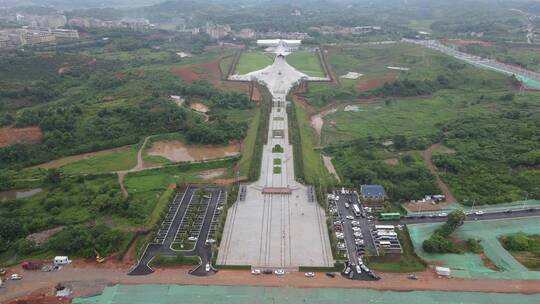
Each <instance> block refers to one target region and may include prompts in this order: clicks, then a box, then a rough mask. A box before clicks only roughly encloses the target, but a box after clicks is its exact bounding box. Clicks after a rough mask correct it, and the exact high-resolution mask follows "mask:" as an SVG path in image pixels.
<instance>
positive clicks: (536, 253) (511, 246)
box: [499, 233, 540, 271]
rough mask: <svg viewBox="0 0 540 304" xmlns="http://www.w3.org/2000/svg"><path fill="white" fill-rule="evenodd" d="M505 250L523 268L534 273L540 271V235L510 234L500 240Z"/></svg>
mask: <svg viewBox="0 0 540 304" xmlns="http://www.w3.org/2000/svg"><path fill="white" fill-rule="evenodd" d="M499 240H500V242H501V244H502V245H503V247H504V249H506V250H508V252H510V254H512V256H513V257H514V258H515V259H516V260H517V261H519V262H520V263H521V264H522V265H523V266H525V267H527V268H528V269H529V270H532V271H540V235H538V234H531V235H528V234H524V233H518V234H510V235H503V236H501V237H500V238H499Z"/></svg>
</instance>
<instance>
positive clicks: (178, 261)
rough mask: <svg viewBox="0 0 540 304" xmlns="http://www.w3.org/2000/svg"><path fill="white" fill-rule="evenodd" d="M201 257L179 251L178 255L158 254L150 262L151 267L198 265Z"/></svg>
mask: <svg viewBox="0 0 540 304" xmlns="http://www.w3.org/2000/svg"><path fill="white" fill-rule="evenodd" d="M199 263H200V259H199V257H198V256H189V257H187V256H184V255H183V254H181V253H179V254H177V255H176V256H156V257H155V258H153V259H152V261H151V262H150V265H149V266H150V267H168V266H182V265H198V264H199Z"/></svg>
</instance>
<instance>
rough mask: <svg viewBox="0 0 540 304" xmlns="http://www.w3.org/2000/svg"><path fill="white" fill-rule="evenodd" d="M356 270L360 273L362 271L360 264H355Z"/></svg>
mask: <svg viewBox="0 0 540 304" xmlns="http://www.w3.org/2000/svg"><path fill="white" fill-rule="evenodd" d="M356 272H357V273H358V274H361V273H362V268H360V265H356Z"/></svg>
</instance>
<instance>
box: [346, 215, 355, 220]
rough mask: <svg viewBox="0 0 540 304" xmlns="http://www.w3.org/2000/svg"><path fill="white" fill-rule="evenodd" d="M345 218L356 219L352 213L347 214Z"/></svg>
mask: <svg viewBox="0 0 540 304" xmlns="http://www.w3.org/2000/svg"><path fill="white" fill-rule="evenodd" d="M345 218H346V219H348V220H354V216H352V215H347V216H346V217H345Z"/></svg>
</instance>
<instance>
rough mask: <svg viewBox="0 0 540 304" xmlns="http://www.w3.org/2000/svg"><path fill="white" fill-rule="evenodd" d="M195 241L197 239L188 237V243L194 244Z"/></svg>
mask: <svg viewBox="0 0 540 304" xmlns="http://www.w3.org/2000/svg"><path fill="white" fill-rule="evenodd" d="M196 240H197V238H196V237H194V236H190V237H188V241H191V242H195V241H196Z"/></svg>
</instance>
